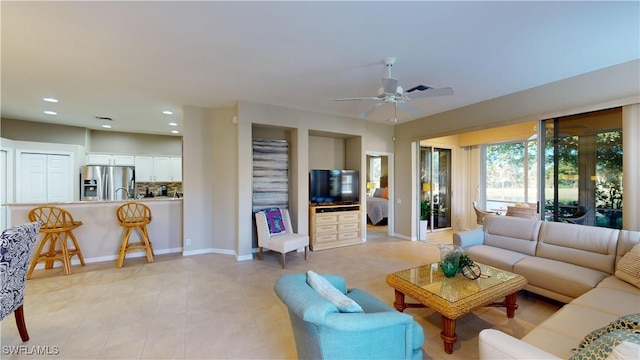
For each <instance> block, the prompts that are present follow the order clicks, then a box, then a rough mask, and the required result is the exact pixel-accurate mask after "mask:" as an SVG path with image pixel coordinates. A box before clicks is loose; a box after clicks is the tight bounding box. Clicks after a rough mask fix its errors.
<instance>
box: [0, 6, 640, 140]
mask: <svg viewBox="0 0 640 360" xmlns="http://www.w3.org/2000/svg"><path fill="white" fill-rule="evenodd" d="M639 4H640V3H639V2H638V1H629V2H618V3H613V2H606V1H603V2H572V1H569V2H553V1H548V2H454V1H452V2H178V1H175V2H144V1H142V2H97V1H96V2H93V1H91V2H11V1H2V3H1V4H0V6H1V16H2V23H1V26H2V53H1V55H2V58H1V60H2V61H1V66H2V73H1V75H2V77H1V85H2V93H1V95H2V117H3V118H10V119H18V120H31V121H41V122H53V123H60V124H68V125H75V126H82V127H87V128H91V129H99V128H100V127H99V126H100V125H101V124H102V122H100V121H98V120H96V119H95V116H106V117H111V118H113V120H114V121H113V129H112V130H114V131H129V132H142V133H149V134H169V131H170V130H171V129H172V128H171V127H170V126H168V125H167V124H168V122H169V121H176V122H177V123H179V126H178V129H181V125H182V107H183V106H184V105H189V106H199V107H207V108H213V107H220V106H229V105H232V104H234V103H235V102H237V101H252V102H259V103H265V104H273V105H281V106H286V107H291V108H296V109H303V110H309V111H316V112H320V113H326V114H335V115H342V116H347V117H352V118H354V121H364V120H359V119H356V118H357V116H358V114H360V113H361V112H363V111H365V110H367V109H368V108H369V107H371V106H372V105H373V104H372V103H370V102H364V101H361V102H335V101H333V99H334V98H338V97H356V96H375V95H376V94H377V89H378V88H379V87H380V81H381V77H382V76H384V75H385V68H384V65H383V64H382V61H383V59H384V58H386V57H395V58H397V62H396V64H395V66H394V67H393V70H392V75H393V76H394V77H397V78H398V79H399V80H400V85H402V86H403V87H404V88H405V89H407V88H409V87H412V86H415V85H418V84H428V85H431V86H434V87H447V86H450V87H453V88H454V91H455V93H454V95H453V96H446V97H437V98H426V99H415V100H412V101H411V105H414V106H416V107H418V108H420V109H421V110H422V111H423V112H424V115H423V116H426V115H431V114H435V113H440V112H443V111H446V110H450V109H454V108H458V107H461V106H465V105H469V104H473V103H477V102H480V101H483V100H488V99H492V98H496V97H499V96H503V95H506V94H510V93H514V92H517V91H521V90H525V89H529V88H532V87H536V86H539V85H543V84H546V83H550V82H554V81H557V80H561V79H565V78H568V77H572V76H576V75H579V74H583V73H587V72H591V71H594V70H597V69H601V68H605V67H608V66H612V65H616V64H620V63H624V62H627V61H631V60H634V59H638V58H640V35H639V33H640V15H639V14H640V5H639ZM47 96H51V97H55V98H57V99H59V100H60V102H59V103H57V104H49V103H45V102H44V101H42V98H43V97H47ZM45 110H54V111H57V112H58V115H57V116H51V115H46V114H44V113H43V111H45ZM163 110H171V111H173V112H174V115H163V114H162V113H161V112H162V111H163ZM392 116H393V106H389V105H385V106H384V107H383V108H382V109H381V110H379V111H376V112H374V113H373V114H372V115H371V116H370V117H369V118H368V121H378V122H387V121H388V119H389V118H390V117H392ZM423 116H420V117H423ZM415 118H416V117H415V116H414V117H411V116H409V115H408V114H405V113H403V112H401V111H400V110H398V122H404V121H409V120H413V119H415Z"/></svg>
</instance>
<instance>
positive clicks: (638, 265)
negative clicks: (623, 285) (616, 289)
mask: <svg viewBox="0 0 640 360" xmlns="http://www.w3.org/2000/svg"><path fill="white" fill-rule="evenodd" d="M615 275H616V277H617V278H618V279H620V280H622V281H625V282H628V283H629V284H631V285H633V286H635V287H637V288H640V255H636V254H634V253H632V252H631V251H629V252H627V253H626V254H624V256H623V257H622V259H620V261H618V265H616V272H615Z"/></svg>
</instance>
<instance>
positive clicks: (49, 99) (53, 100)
mask: <svg viewBox="0 0 640 360" xmlns="http://www.w3.org/2000/svg"><path fill="white" fill-rule="evenodd" d="M42 100H44V101H46V102H50V103H57V102H58V99H54V98H50V97H46V98H42Z"/></svg>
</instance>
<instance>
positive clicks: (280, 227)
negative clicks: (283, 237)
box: [262, 208, 287, 235]
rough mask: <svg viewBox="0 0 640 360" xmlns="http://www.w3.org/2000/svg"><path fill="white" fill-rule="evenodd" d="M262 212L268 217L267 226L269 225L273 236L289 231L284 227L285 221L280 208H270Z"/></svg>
mask: <svg viewBox="0 0 640 360" xmlns="http://www.w3.org/2000/svg"><path fill="white" fill-rule="evenodd" d="M262 211H264V214H265V215H266V216H267V224H268V225H269V233H270V234H271V235H275V234H280V233H283V232H286V231H287V229H286V228H285V226H284V219H282V211H280V209H279V208H269V209H264V210H262Z"/></svg>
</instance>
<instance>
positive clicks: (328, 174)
mask: <svg viewBox="0 0 640 360" xmlns="http://www.w3.org/2000/svg"><path fill="white" fill-rule="evenodd" d="M309 202H310V203H311V204H338V205H339V204H358V203H359V202H360V174H359V172H358V170H311V171H309Z"/></svg>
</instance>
